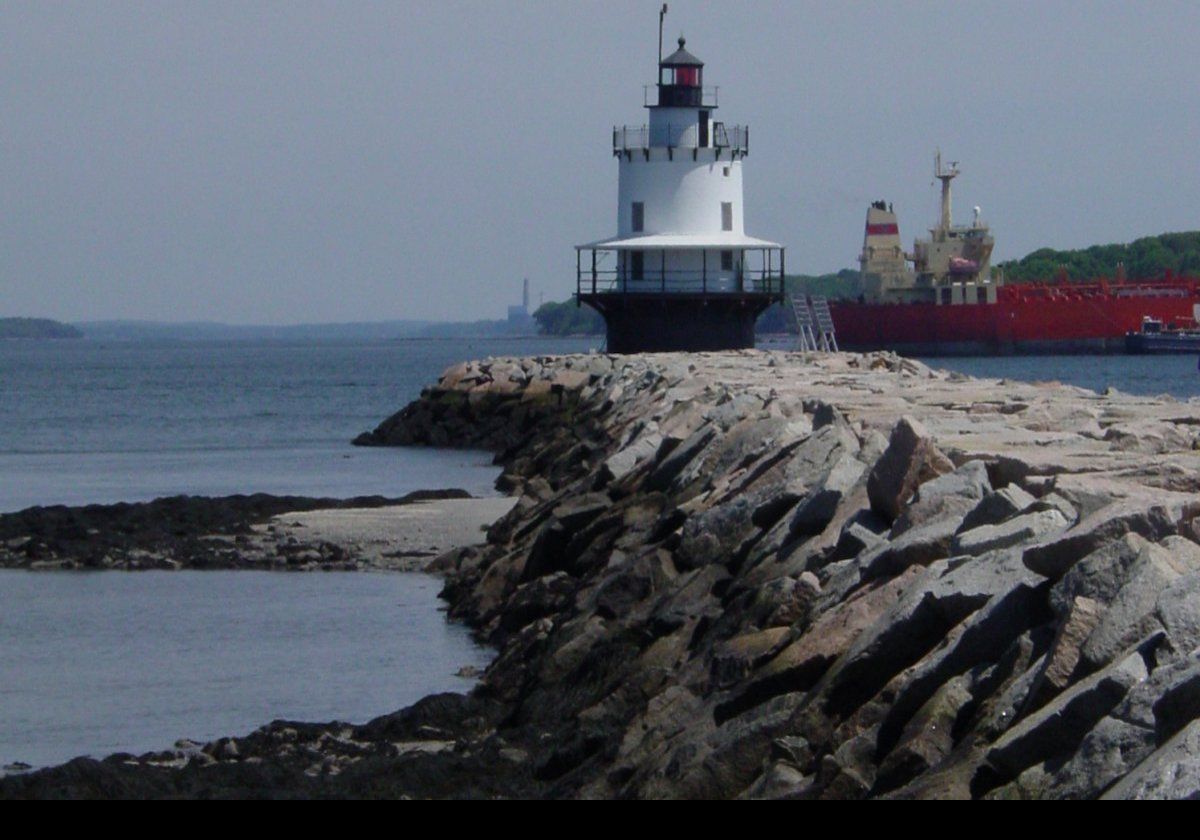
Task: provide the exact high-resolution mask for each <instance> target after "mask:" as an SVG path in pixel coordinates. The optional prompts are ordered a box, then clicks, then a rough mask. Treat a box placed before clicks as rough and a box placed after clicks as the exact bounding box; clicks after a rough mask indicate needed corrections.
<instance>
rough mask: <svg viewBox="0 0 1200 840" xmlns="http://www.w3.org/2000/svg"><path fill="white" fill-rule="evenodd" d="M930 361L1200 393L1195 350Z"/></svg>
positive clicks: (974, 371)
mask: <svg viewBox="0 0 1200 840" xmlns="http://www.w3.org/2000/svg"><path fill="white" fill-rule="evenodd" d="M921 361H922V362H924V363H925V364H927V365H929V366H930V367H935V368H943V369H945V370H956V371H958V372H960V373H965V374H967V375H968V376H985V377H998V378H1001V379H1019V380H1024V381H1026V382H1062V383H1063V384H1066V385H1077V386H1079V387H1081V388H1087V389H1089V390H1092V391H1097V392H1103V391H1104V389H1105V388H1116V389H1117V390H1118V391H1124V392H1125V393H1128V394H1139V395H1142V396H1160V395H1162V396H1170V397H1174V398H1175V399H1179V400H1187V399H1191V398H1192V397H1200V371H1198V370H1197V365H1196V356H1194V355H1192V354H1182V355H1173V354H1172V355H1162V356H1125V355H1115V356H971V357H962V358H955V357H951V358H937V359H921Z"/></svg>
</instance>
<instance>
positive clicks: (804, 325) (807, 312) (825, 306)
mask: <svg viewBox="0 0 1200 840" xmlns="http://www.w3.org/2000/svg"><path fill="white" fill-rule="evenodd" d="M792 314H794V315H795V316H796V349H797V350H812V351H819V352H825V353H836V352H838V346H837V336H836V335H834V328H833V316H832V315H831V314H830V313H829V301H827V300H826V299H825V298H823V297H812V298H810V297H808V296H807V295H792Z"/></svg>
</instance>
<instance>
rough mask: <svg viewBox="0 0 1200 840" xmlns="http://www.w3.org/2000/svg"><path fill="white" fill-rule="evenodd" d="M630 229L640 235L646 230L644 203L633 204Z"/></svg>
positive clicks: (636, 202)
mask: <svg viewBox="0 0 1200 840" xmlns="http://www.w3.org/2000/svg"><path fill="white" fill-rule="evenodd" d="M632 227H633V230H634V232H635V233H641V232H642V231H643V230H645V229H646V205H645V203H644V202H641V201H635V202H633V222H632Z"/></svg>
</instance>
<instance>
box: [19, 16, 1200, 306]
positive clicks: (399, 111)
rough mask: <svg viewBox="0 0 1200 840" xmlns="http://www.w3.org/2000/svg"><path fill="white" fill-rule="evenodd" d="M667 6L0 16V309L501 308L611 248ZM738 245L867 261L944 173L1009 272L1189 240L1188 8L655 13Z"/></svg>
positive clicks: (1197, 24)
mask: <svg viewBox="0 0 1200 840" xmlns="http://www.w3.org/2000/svg"><path fill="white" fill-rule="evenodd" d="M657 9H658V4H657V3H655V2H625V1H624V0H606V1H605V2H603V3H601V2H595V3H590V2H589V3H576V2H559V3H549V2H537V3H499V2H487V3H484V2H437V3H432V2H430V3H420V4H416V3H386V4H382V3H381V4H368V3H361V2H358V3H350V2H344V3H336V4H335V3H328V4H315V3H301V2H293V3H250V2H234V3H221V2H213V1H212V0H206V2H191V3H168V2H148V3H144V4H131V3H123V2H105V3H80V4H58V3H55V4H49V3H40V2H39V3H14V2H9V3H5V4H3V5H2V6H0V185H2V186H0V214H2V219H0V315H41V316H48V317H54V318H61V319H65V320H85V319H94V318H149V319H159V320H197V319H211V320H221V321H229V322H233V323H293V322H299V321H343V320H379V319H391V318H430V319H474V318H483V317H503V313H504V306H505V305H506V304H507V303H511V302H515V301H516V299H517V298H518V296H519V293H520V281H521V278H522V277H523V276H528V277H529V278H530V280H531V283H532V284H533V287H534V291H535V301H534V302H535V303H536V301H537V297H536V295H537V293H539V292H541V293H544V294H545V296H546V299H547V300H551V299H564V298H565V297H567V295H568V294H569V293H570V292H572V291H573V290H574V252H573V250H572V246H573V245H574V244H575V243H578V242H586V241H590V240H593V239H598V238H600V237H603V236H606V235H609V234H611V233H614V232H615V227H616V212H615V211H616V208H615V206H614V202H615V200H616V176H617V165H616V162H615V160H614V159H613V158H612V157H611V155H610V152H611V135H610V131H611V128H612V126H613V125H614V124H618V123H621V124H624V123H628V124H640V123H642V122H644V120H645V112H644V111H643V109H642V108H641V104H642V85H644V84H648V83H651V82H652V81H653V80H654V62H655V50H656V46H655V41H656V39H657ZM681 30H682V31H683V32H684V34H685V35H686V36H687V39H688V48H689V50H691V51H692V52H694V53H695V54H696V55H698V56H700V58H702V59H703V60H704V61H705V62H706V68H705V81H706V83H708V84H713V85H720V88H721V91H720V100H721V106H722V107H721V109H720V111H719V112H718V117H719V118H720V119H723V120H725V121H726V122H728V123H738V124H741V123H748V124H749V125H750V126H751V127H752V133H751V151H750V157H749V158H748V160H747V162H746V170H745V177H746V224H747V232H749V233H751V234H753V235H756V236H762V237H764V238H769V239H774V240H777V241H780V242H782V243H784V244H785V245H786V246H787V248H788V258H787V264H788V268H789V269H790V270H792V271H804V272H810V273H817V272H823V271H830V270H835V269H838V268H844V267H851V266H853V265H854V264H855V257H856V255H857V252H858V250H859V248H860V247H861V237H862V223H863V216H864V213H865V210H866V204H867V203H868V202H869V201H870V200H873V199H876V198H885V199H888V200H890V201H892V202H894V203H895V205H896V210H897V212H898V213H899V214H900V224H901V232H902V235H903V236H904V239H905V240H906V241H911V239H912V238H913V236H914V235H916V234H917V233H919V232H920V231H921V229H922V228H924V227H927V226H928V225H929V224H930V223H931V222H932V221H933V220H934V216H935V213H936V198H935V191H934V189H933V188H932V187H931V184H930V181H931V177H930V176H931V169H932V162H931V158H932V154H933V150H934V147H935V146H940V147H941V148H942V150H943V152H944V154H945V157H946V158H947V159H953V160H959V161H961V166H962V169H963V175H962V177H961V178H959V179H958V181H956V182H955V186H956V192H955V198H956V203H955V206H956V208H957V211H956V214H955V215H956V217H957V218H958V219H959V220H962V221H965V220H967V219H968V218H969V215H970V208H971V206H972V205H975V204H979V205H982V207H983V208H984V217H985V218H986V219H987V220H988V221H989V222H990V223H991V224H992V226H993V231H994V233H995V235H996V239H997V247H996V256H997V258H999V259H1006V258H1010V257H1016V256H1022V255H1023V254H1025V253H1027V252H1028V251H1030V250H1033V249H1034V248H1037V247H1041V246H1052V247H1059V248H1069V247H1076V246H1083V245H1089V244H1093V243H1102V242H1112V241H1128V240H1131V239H1134V238H1136V237H1138V236H1144V235H1147V234H1153V233H1160V232H1162V231H1167V230H1190V229H1196V228H1200V179H1198V178H1197V164H1196V157H1197V139H1198V138H1200V105H1198V104H1197V96H1198V95H1197V78H1200V4H1198V3H1195V2H1178V3H1176V2H1147V3H1104V2H1083V3H1069V2H1040V3H1019V2H1000V3H995V2H993V3H976V2H962V0H959V2H954V3H934V2H919V3H899V2H889V3H849V2H844V3H832V2H829V3H797V2H787V3H732V2H731V3H724V4H702V3H698V2H694V1H692V2H671V12H670V14H669V15H668V17H667V28H666V40H667V43H668V44H670V43H672V42H673V40H674V38H676V37H677V36H678V35H679V33H680V31H681Z"/></svg>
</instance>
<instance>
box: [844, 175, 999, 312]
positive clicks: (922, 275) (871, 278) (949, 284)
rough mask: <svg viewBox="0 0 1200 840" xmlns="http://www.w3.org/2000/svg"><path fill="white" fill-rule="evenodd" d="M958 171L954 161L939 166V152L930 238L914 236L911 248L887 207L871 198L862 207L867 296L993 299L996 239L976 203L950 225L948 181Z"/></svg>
mask: <svg viewBox="0 0 1200 840" xmlns="http://www.w3.org/2000/svg"><path fill="white" fill-rule="evenodd" d="M958 175H959V168H958V162H957V161H955V162H953V163H951V164H950V165H949V166H943V165H942V155H941V152H938V153H937V154H936V155H935V157H934V163H933V177H934V178H935V179H936V180H938V181H941V184H942V195H941V212H940V213H939V215H938V222H937V224H936V225H935V226H934V227H932V228H930V229H929V238H928V239H918V240H916V241H915V242H914V243H913V250H912V252H911V253H908V252H905V251H904V250H903V248H902V246H901V244H900V228H899V224H898V222H897V220H896V214H895V212H894V211H893V209H892V208H891V206H890V205H888V204H887V203H885V202H883V201H876V202H874V203H873V204H872V205H871V206H870V207H869V208H867V223H866V229H865V232H864V234H863V249H862V255H861V256H860V257H859V263H860V265H861V267H862V278H863V289H864V295H865V296H866V298H867V299H868V300H871V301H875V302H884V303H900V302H904V303H935V304H951V305H953V304H963V303H995V302H996V287H997V286H998V285H1000V284H1001V281H998V280H995V279H993V277H992V270H991V258H992V248H993V246H994V245H995V240H993V239H992V235H991V231H989V230H988V226H987V225H986V224H984V223H983V221H982V220H981V219H980V210H979V208H978V207H976V208H975V215H974V219H973V221H972V222H971V224H969V225H956V224H954V220H953V212H952V205H951V186H950V184H951V181H953V180H954V179H955V178H957V177H958ZM909 263H911V264H912V267H911V268H909V265H908V264H909Z"/></svg>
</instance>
